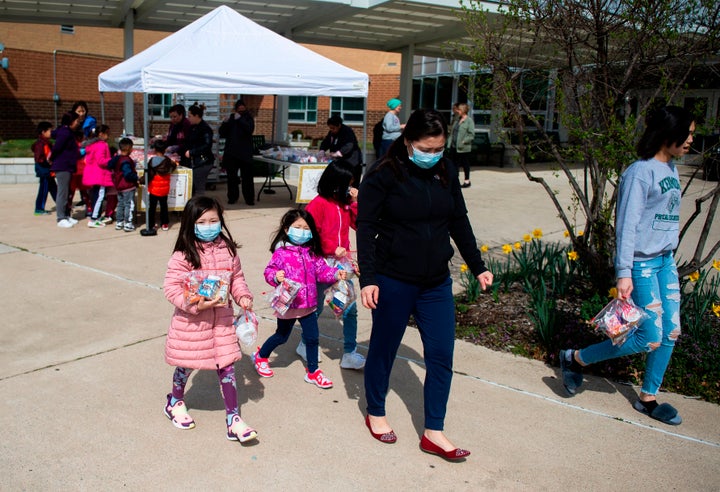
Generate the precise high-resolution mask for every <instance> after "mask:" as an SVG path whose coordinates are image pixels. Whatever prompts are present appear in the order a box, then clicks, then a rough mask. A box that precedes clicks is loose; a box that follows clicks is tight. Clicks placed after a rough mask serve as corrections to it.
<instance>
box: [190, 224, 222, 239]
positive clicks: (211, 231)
mask: <svg viewBox="0 0 720 492" xmlns="http://www.w3.org/2000/svg"><path fill="white" fill-rule="evenodd" d="M220 229H222V224H221V223H220V222H215V223H213V224H195V237H197V238H198V240H200V241H204V242H210V241H214V240H215V238H216V237H218V236H219V235H220Z"/></svg>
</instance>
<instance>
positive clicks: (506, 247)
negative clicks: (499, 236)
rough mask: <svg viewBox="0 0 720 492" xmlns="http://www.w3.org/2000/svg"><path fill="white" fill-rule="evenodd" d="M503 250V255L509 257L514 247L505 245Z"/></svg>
mask: <svg viewBox="0 0 720 492" xmlns="http://www.w3.org/2000/svg"><path fill="white" fill-rule="evenodd" d="M502 250H503V253H505V254H506V255H509V254H510V253H511V252H512V246H510V245H509V244H503V245H502Z"/></svg>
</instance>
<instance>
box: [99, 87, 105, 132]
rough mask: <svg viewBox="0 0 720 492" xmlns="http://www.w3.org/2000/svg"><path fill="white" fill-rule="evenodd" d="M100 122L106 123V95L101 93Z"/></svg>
mask: <svg viewBox="0 0 720 492" xmlns="http://www.w3.org/2000/svg"><path fill="white" fill-rule="evenodd" d="M100 121H101V122H102V123H103V124H104V123H105V93H104V92H101V93H100Z"/></svg>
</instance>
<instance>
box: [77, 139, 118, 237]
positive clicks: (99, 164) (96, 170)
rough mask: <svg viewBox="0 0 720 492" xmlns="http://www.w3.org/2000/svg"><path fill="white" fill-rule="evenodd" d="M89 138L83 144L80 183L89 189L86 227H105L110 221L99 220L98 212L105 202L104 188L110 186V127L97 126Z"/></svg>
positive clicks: (105, 219)
mask: <svg viewBox="0 0 720 492" xmlns="http://www.w3.org/2000/svg"><path fill="white" fill-rule="evenodd" d="M89 135H90V138H89V140H88V141H87V142H86V144H85V170H84V172H83V175H82V183H83V185H84V186H87V187H89V188H90V203H91V211H90V220H88V227H93V228H98V227H105V224H107V223H109V222H111V221H112V219H109V220H108V218H107V213H106V214H105V218H104V219H103V220H101V219H100V211H101V209H102V204H103V201H104V200H105V190H106V187H108V186H112V185H113V182H112V173H111V172H110V170H109V169H108V168H107V166H108V162H110V147H109V146H108V143H107V141H108V138H110V127H109V126H107V125H98V126H96V127H94V128H92V129H91V130H90V133H89Z"/></svg>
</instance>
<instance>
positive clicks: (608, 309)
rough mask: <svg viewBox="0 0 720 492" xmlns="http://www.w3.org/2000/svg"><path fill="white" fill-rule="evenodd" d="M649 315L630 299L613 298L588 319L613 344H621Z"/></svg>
mask: <svg viewBox="0 0 720 492" xmlns="http://www.w3.org/2000/svg"><path fill="white" fill-rule="evenodd" d="M649 317H650V316H649V315H648V314H647V313H646V312H645V310H644V309H642V308H640V307H638V306H636V305H635V304H634V303H633V301H632V299H629V298H628V299H627V300H623V299H613V300H612V301H610V302H609V303H608V304H607V305H606V306H605V307H604V308H602V310H601V311H600V312H599V313H598V314H597V315H595V317H594V318H593V319H591V320H590V324H591V325H593V326H594V327H595V330H596V331H598V332H600V333H604V334H605V335H606V336H607V337H608V338H610V340H612V343H613V345H622V344H623V343H624V342H625V340H626V339H627V337H628V335H630V333H632V332H633V330H635V328H637V327H638V326H639V325H640V324H641V323H642V322H643V321H645V320H646V319H648V318H649Z"/></svg>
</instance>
